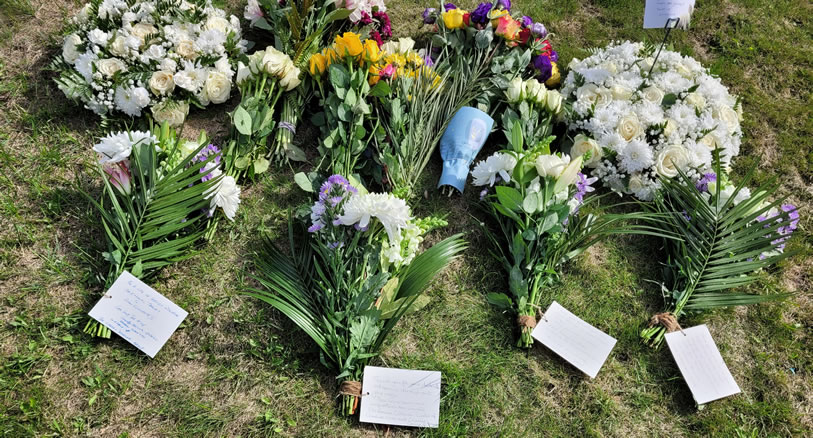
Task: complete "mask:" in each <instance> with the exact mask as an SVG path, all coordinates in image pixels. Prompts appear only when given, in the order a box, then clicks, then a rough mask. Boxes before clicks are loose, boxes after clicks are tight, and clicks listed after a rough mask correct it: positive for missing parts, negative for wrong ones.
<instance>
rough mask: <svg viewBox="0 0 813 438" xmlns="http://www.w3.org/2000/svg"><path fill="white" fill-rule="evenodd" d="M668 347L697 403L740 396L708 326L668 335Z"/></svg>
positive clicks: (699, 326)
mask: <svg viewBox="0 0 813 438" xmlns="http://www.w3.org/2000/svg"><path fill="white" fill-rule="evenodd" d="M666 344H667V345H669V350H670V351H671V352H672V356H674V358H675V362H677V366H678V368H680V373H681V374H683V379H684V380H686V384H688V385H689V389H690V390H691V391H692V396H693V397H694V400H695V402H696V403H697V404H699V405H702V404H704V403H708V402H710V401H712V400H717V399H720V398H723V397H728V396H729V395H734V394H739V392H740V387H739V386H737V382H735V381H734V377H733V376H731V372H730V371H728V367H727V366H726V364H725V362H724V361H723V356H721V355H720V350H718V349H717V345H716V344H715V343H714V339H712V338H711V333H709V328H708V327H707V326H706V325H705V324H703V325H698V326H696V327H691V328H687V329H683V331H677V332H672V333H667V334H666Z"/></svg>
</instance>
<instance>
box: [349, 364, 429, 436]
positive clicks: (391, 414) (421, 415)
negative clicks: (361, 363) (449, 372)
mask: <svg viewBox="0 0 813 438" xmlns="http://www.w3.org/2000/svg"><path fill="white" fill-rule="evenodd" d="M363 380H364V381H363V382H362V388H361V394H362V396H361V413H360V414H359V421H361V422H362V423H377V424H389V425H393V426H412V427H438V419H439V418H440V371H422V370H402V369H397V368H380V367H369V366H368V367H364V379H363Z"/></svg>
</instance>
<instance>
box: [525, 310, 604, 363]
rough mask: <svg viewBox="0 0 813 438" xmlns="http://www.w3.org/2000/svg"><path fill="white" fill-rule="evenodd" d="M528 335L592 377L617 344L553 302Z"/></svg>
mask: <svg viewBox="0 0 813 438" xmlns="http://www.w3.org/2000/svg"><path fill="white" fill-rule="evenodd" d="M531 336H533V338H534V339H536V340H537V341H539V342H541V343H542V344H543V345H544V346H546V347H548V348H550V349H551V351H553V352H554V353H556V354H558V355H559V356H561V357H562V359H564V360H566V361H568V362H570V363H571V364H572V365H573V366H575V367H576V368H578V369H579V370H581V371H582V372H583V373H585V374H587V375H588V376H590V377H591V378H595V377H596V375H597V374H598V371H599V370H600V369H601V366H602V365H604V362H605V361H606V360H607V357H608V356H609V355H610V352H611V351H612V350H613V347H614V346H615V342H616V340H615V338H613V337H612V336H610V335H608V334H606V333H604V332H602V331H601V330H599V329H597V328H595V327H593V326H592V325H590V324H588V323H586V322H584V321H583V320H581V319H580V318H579V317H578V316H576V315H574V314H572V313H570V312H569V311H568V310H567V309H565V308H564V307H562V306H561V305H560V304H559V303H557V302H556V301H554V302H553V303H552V304H551V305H550V307H548V310H547V311H546V312H545V316H544V317H543V318H542V319H541V320H539V322H538V323H536V328H534V331H533V333H531Z"/></svg>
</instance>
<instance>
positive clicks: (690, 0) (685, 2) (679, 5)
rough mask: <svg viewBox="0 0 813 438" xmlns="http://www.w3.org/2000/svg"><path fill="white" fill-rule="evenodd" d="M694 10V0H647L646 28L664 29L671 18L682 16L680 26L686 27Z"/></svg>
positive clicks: (645, 8) (645, 9)
mask: <svg viewBox="0 0 813 438" xmlns="http://www.w3.org/2000/svg"><path fill="white" fill-rule="evenodd" d="M693 11H694V0H646V6H644V29H656V28H661V29H662V28H663V27H664V26H666V22H667V21H668V20H669V19H670V18H680V23H678V27H681V28H684V29H685V28H687V27H688V26H689V20H690V18H691V15H692V12H693Z"/></svg>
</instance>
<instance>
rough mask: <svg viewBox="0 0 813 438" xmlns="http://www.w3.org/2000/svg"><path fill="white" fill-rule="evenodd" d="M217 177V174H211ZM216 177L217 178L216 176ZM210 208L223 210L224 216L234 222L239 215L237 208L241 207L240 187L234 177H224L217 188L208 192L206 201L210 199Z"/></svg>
mask: <svg viewBox="0 0 813 438" xmlns="http://www.w3.org/2000/svg"><path fill="white" fill-rule="evenodd" d="M210 174H211V175H213V176H215V172H214V171H213V172H211V173H210ZM215 177H216V176H215ZM210 198H211V202H210V203H209V208H210V209H211V210H214V209H215V208H217V207H220V208H222V209H223V214H225V215H226V217H227V218H229V220H231V221H233V220H234V216H235V215H236V214H237V208H238V207H239V206H240V186H238V185H237V182H236V181H235V180H234V177H231V176H224V177H223V179H221V180H220V182H218V183H217V185H216V186H214V187H213V188H211V189H209V191H208V192H206V197H205V199H210Z"/></svg>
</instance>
